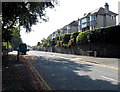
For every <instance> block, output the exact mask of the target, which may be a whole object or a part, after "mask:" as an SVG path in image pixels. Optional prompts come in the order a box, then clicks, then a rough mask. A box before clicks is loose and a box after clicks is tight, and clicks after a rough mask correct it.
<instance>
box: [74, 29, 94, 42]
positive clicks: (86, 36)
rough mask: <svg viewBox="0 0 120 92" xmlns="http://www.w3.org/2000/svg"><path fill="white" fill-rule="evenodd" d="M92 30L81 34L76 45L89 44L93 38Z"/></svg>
mask: <svg viewBox="0 0 120 92" xmlns="http://www.w3.org/2000/svg"><path fill="white" fill-rule="evenodd" d="M91 32H92V31H91V30H88V31H84V32H80V33H79V35H78V36H77V38H76V43H77V44H80V43H88V42H89V40H90V37H91Z"/></svg>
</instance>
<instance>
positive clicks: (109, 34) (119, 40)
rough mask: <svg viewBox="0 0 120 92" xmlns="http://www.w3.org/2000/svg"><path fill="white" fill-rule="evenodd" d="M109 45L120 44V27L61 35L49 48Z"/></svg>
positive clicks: (51, 42) (52, 41)
mask: <svg viewBox="0 0 120 92" xmlns="http://www.w3.org/2000/svg"><path fill="white" fill-rule="evenodd" d="M89 42H91V43H111V44H113V43H114V44H120V25H118V26H111V27H104V28H98V29H94V30H88V31H84V32H74V33H69V34H62V35H60V36H58V37H56V38H55V39H53V40H51V41H50V46H55V45H57V46H62V47H65V48H66V47H70V46H73V45H75V44H83V43H89Z"/></svg>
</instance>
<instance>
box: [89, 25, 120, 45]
mask: <svg viewBox="0 0 120 92" xmlns="http://www.w3.org/2000/svg"><path fill="white" fill-rule="evenodd" d="M119 34H120V25H118V26H111V27H105V28H99V29H95V30H93V31H92V36H91V38H90V40H91V42H93V43H95V42H104V43H116V44H117V43H120V36H119Z"/></svg>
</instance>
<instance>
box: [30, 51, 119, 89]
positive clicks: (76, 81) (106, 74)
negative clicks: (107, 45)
mask: <svg viewBox="0 0 120 92" xmlns="http://www.w3.org/2000/svg"><path fill="white" fill-rule="evenodd" d="M28 55H32V56H35V57H36V58H37V60H36V61H34V62H33V61H30V63H31V64H32V65H33V67H34V68H35V69H36V70H37V72H38V73H39V74H40V75H41V76H42V78H43V79H44V80H45V81H46V83H47V84H48V85H49V86H50V88H51V89H53V90H118V69H116V68H111V67H109V66H107V67H106V66H102V65H99V64H98V65H97V64H92V63H89V62H85V61H82V60H80V59H79V56H76V55H68V54H58V53H50V52H41V51H29V52H28ZM106 62H107V61H106Z"/></svg>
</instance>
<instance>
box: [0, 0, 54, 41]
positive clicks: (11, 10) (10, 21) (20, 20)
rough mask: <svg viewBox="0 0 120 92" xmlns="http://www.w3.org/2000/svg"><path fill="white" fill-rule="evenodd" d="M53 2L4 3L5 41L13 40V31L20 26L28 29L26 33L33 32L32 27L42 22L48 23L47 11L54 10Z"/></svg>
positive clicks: (3, 23)
mask: <svg viewBox="0 0 120 92" xmlns="http://www.w3.org/2000/svg"><path fill="white" fill-rule="evenodd" d="M55 2H56V1H55V0H53V2H52V1H51V2H2V31H3V32H2V34H3V35H4V36H3V38H2V39H3V40H4V41H9V40H11V38H12V36H11V34H12V31H10V30H11V29H13V28H15V27H17V26H18V25H19V26H23V28H26V32H31V27H32V25H35V24H36V23H37V22H38V16H39V18H40V19H41V20H43V21H47V20H48V19H47V18H46V17H45V9H46V8H47V7H49V8H53V7H54V5H55Z"/></svg>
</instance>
